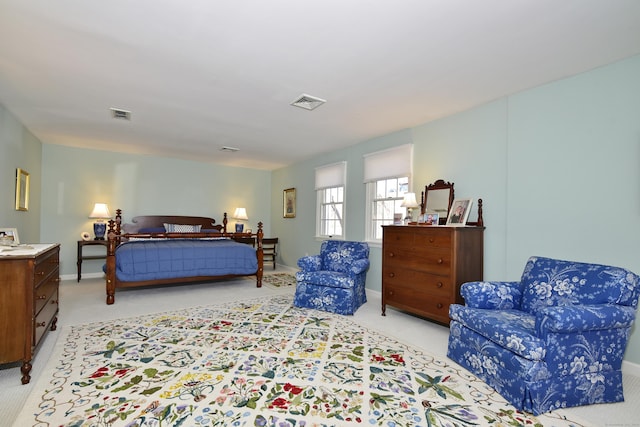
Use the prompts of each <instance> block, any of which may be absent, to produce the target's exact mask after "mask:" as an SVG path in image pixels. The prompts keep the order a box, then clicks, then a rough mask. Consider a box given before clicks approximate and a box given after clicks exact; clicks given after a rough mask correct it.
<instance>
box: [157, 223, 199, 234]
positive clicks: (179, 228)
mask: <svg viewBox="0 0 640 427" xmlns="http://www.w3.org/2000/svg"><path fill="white" fill-rule="evenodd" d="M201 228H202V225H189V224H167V223H165V224H164V229H165V231H166V232H167V233H199V232H200V229H201Z"/></svg>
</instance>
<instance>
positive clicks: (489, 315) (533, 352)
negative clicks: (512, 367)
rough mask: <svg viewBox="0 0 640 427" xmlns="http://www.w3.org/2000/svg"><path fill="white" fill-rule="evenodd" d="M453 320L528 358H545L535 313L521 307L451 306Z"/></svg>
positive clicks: (543, 344) (543, 345)
mask: <svg viewBox="0 0 640 427" xmlns="http://www.w3.org/2000/svg"><path fill="white" fill-rule="evenodd" d="M449 315H450V317H451V319H452V320H457V321H464V324H465V326H467V327H468V328H469V329H471V330H473V331H474V332H477V333H478V334H480V335H482V336H484V337H487V338H488V339H489V340H491V341H492V342H494V343H495V344H497V345H499V346H501V347H504V348H506V349H508V350H510V351H511V352H513V353H515V354H517V355H519V356H522V357H524V358H526V359H529V360H542V359H543V358H544V356H545V351H544V349H545V343H544V341H543V340H541V339H540V338H538V336H537V335H536V328H535V327H536V318H535V316H533V315H531V314H528V313H523V312H521V311H519V310H485V309H477V308H469V307H465V306H462V305H452V306H451V308H450V313H449Z"/></svg>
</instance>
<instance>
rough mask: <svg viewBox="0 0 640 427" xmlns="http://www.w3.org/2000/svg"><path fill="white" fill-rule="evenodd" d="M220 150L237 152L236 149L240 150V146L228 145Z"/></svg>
mask: <svg viewBox="0 0 640 427" xmlns="http://www.w3.org/2000/svg"><path fill="white" fill-rule="evenodd" d="M220 151H228V152H229V153H235V152H236V151H240V149H239V148H236V147H227V146H226V145H225V146H224V147H222V148H221V149H220Z"/></svg>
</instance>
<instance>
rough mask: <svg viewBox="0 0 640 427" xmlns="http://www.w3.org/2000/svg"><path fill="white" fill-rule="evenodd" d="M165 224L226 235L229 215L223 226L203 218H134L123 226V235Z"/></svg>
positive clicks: (177, 216)
mask: <svg viewBox="0 0 640 427" xmlns="http://www.w3.org/2000/svg"><path fill="white" fill-rule="evenodd" d="M118 210H119V209H118ZM165 223H167V224H188V225H200V226H202V230H203V231H204V230H218V231H219V232H221V233H224V232H226V230H227V213H226V212H225V213H224V219H223V220H222V224H216V220H215V219H213V218H207V217H203V216H180V215H141V216H136V217H134V218H132V219H131V223H130V224H122V233H123V234H126V233H131V234H133V233H139V232H140V230H141V229H145V228H163V227H164V224H165Z"/></svg>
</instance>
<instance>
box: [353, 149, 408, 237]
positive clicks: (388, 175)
mask: <svg viewBox="0 0 640 427" xmlns="http://www.w3.org/2000/svg"><path fill="white" fill-rule="evenodd" d="M363 161H364V183H365V186H366V212H365V240H366V241H367V242H369V243H372V244H374V245H379V244H382V238H381V237H380V238H378V237H377V236H376V235H379V236H382V233H379V232H378V231H379V230H377V228H378V227H379V226H380V225H381V224H380V221H379V216H378V218H374V212H375V208H376V203H377V202H379V201H380V200H381V199H379V198H378V197H377V195H376V188H377V185H378V184H379V183H381V182H384V181H386V180H389V179H404V178H406V180H407V185H406V188H403V189H401V188H400V186H398V194H396V196H395V197H391V200H393V201H394V205H395V206H394V212H397V210H396V209H397V205H399V204H400V203H401V202H402V200H403V198H404V193H407V192H411V177H412V172H413V144H404V145H399V146H397V147H393V148H389V149H387V150H382V151H376V152H374V153H369V154H365V155H364V159H363ZM403 190H404V191H403ZM405 212H406V210H405V209H404V208H403V209H402V213H403V216H404V213H405ZM397 213H399V212H397ZM382 222H383V223H384V224H387V223H388V224H393V218H391V219H386V218H385V219H384V221H382Z"/></svg>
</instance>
